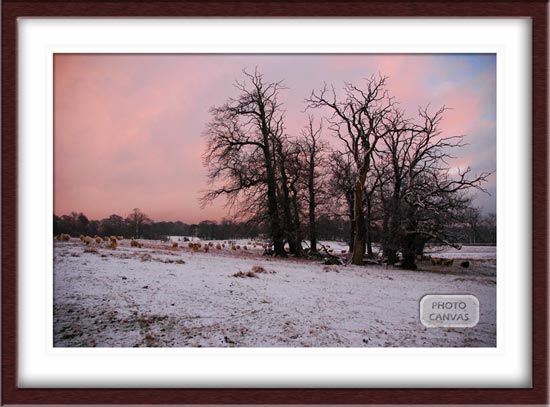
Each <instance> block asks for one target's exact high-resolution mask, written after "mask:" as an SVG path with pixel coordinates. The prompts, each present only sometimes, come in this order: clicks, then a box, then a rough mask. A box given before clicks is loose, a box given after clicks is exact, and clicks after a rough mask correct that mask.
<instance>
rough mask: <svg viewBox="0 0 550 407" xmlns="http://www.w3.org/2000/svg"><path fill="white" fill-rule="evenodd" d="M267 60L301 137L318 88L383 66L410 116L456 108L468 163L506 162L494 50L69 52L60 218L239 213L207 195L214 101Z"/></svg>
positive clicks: (454, 126)
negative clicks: (499, 133)
mask: <svg viewBox="0 0 550 407" xmlns="http://www.w3.org/2000/svg"><path fill="white" fill-rule="evenodd" d="M256 66H257V67H258V69H259V71H261V72H262V73H263V74H264V76H265V79H266V80H267V81H279V80H284V82H285V84H286V86H287V87H288V88H289V89H288V90H287V91H285V92H284V94H282V95H281V99H282V101H283V103H284V108H285V109H286V127H287V132H288V133H289V134H291V135H298V134H299V131H300V129H301V128H302V127H303V126H304V124H305V123H306V121H307V113H304V112H303V110H304V108H305V105H304V102H303V100H304V98H306V97H307V96H309V94H310V93H311V90H312V89H318V88H320V87H322V86H323V83H324V82H327V83H328V84H334V86H335V87H336V88H337V89H338V88H341V86H342V85H343V83H344V82H345V81H346V82H353V83H356V84H359V83H360V82H361V80H362V78H365V77H367V76H370V75H371V74H373V73H379V72H380V73H381V74H383V75H386V76H389V82H388V83H389V89H390V92H391V93H392V95H394V96H395V97H396V99H397V100H398V101H399V102H400V103H401V105H402V106H403V107H404V108H405V109H406V110H407V112H408V113H409V115H413V114H414V113H415V112H416V110H417V108H418V106H424V105H427V104H430V106H431V107H433V108H434V109H435V108H436V107H439V106H441V105H443V104H445V105H446V106H448V107H450V108H452V110H450V111H448V113H447V115H446V117H445V121H444V123H443V130H444V132H445V134H448V135H457V134H465V135H467V137H466V141H467V142H468V143H469V146H468V147H466V148H464V149H462V150H461V152H460V158H459V159H457V160H456V164H457V165H460V166H467V165H470V166H472V168H473V170H474V171H475V172H480V171H494V170H495V169H496V128H495V123H496V62H495V57H494V55H489V54H486V55H466V54H457V55H448V54H446V55H392V54H386V55H328V54H326V55H323V54H311V55H98V54H87V55H86V54H57V55H56V56H55V58H54V68H55V69H54V94H55V103H54V118H55V126H54V151H55V157H54V158H55V160H54V212H55V214H57V215H63V214H67V213H70V212H71V211H76V212H83V213H84V214H86V215H87V216H88V217H89V218H91V219H102V218H104V217H107V216H109V215H111V214H115V213H116V214H119V215H122V216H126V215H127V214H129V213H130V212H131V210H132V208H140V209H141V210H142V211H143V212H145V213H146V214H148V215H149V216H150V217H151V218H153V219H154V220H156V221H161V220H167V221H168V220H172V221H173V220H181V221H184V222H189V223H191V222H199V221H201V220H205V219H211V220H220V219H221V218H222V217H224V216H227V214H228V212H227V210H226V209H224V207H223V204H224V202H223V200H220V201H219V202H217V203H215V204H214V205H212V206H209V207H207V208H205V209H201V208H200V205H199V203H198V198H199V196H200V195H201V191H203V190H204V189H205V188H206V182H207V178H206V171H205V169H204V167H203V165H202V159H201V155H202V154H203V152H204V147H205V138H204V136H203V135H202V134H203V131H204V128H205V124H206V123H207V122H208V120H209V114H208V109H209V108H210V107H211V106H213V105H220V104H222V103H223V102H224V101H225V100H226V99H227V98H228V97H230V96H237V91H236V89H235V88H234V87H233V82H234V81H235V79H241V78H242V75H241V70H242V69H243V68H248V69H250V70H253V69H254V68H255V67H256ZM308 113H311V112H308ZM313 113H314V114H315V115H316V116H320V114H319V112H313ZM326 138H327V139H329V140H330V141H331V144H333V145H335V146H337V144H335V143H336V141H335V140H334V139H333V138H332V136H330V135H329V134H328V133H327V134H326ZM495 181H496V175H493V176H492V177H491V181H490V184H489V185H488V189H489V191H490V192H491V195H492V196H486V195H481V194H478V198H477V199H476V201H475V204H476V205H477V206H481V207H483V209H484V210H485V211H491V212H494V211H495V210H496V203H495V202H496V194H495Z"/></svg>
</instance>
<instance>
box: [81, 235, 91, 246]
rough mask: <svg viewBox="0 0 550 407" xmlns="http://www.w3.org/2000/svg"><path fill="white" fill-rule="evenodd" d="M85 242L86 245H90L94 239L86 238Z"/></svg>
mask: <svg viewBox="0 0 550 407" xmlns="http://www.w3.org/2000/svg"><path fill="white" fill-rule="evenodd" d="M83 242H84V243H86V245H89V244H90V243H92V242H93V239H92V238H91V237H90V236H84V239H83Z"/></svg>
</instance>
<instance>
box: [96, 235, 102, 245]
mask: <svg viewBox="0 0 550 407" xmlns="http://www.w3.org/2000/svg"><path fill="white" fill-rule="evenodd" d="M102 241H103V239H101V238H100V237H99V236H96V237H95V242H96V243H97V244H100V243H101V242H102Z"/></svg>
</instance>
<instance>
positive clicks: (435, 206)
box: [52, 54, 497, 348]
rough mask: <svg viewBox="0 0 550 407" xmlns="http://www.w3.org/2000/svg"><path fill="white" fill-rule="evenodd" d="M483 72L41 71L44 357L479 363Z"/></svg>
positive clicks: (142, 62)
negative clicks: (401, 351) (112, 354)
mask: <svg viewBox="0 0 550 407" xmlns="http://www.w3.org/2000/svg"><path fill="white" fill-rule="evenodd" d="M496 131H497V129H496V55H495V54H55V55H54V145H53V148H54V191H53V192H54V214H53V261H54V264H53V310H52V312H53V326H52V335H53V344H54V346H55V347H126V348H131V347H338V348H342V347H496V344H497V334H496V332H497V325H496V291H497V233H496V229H497V226H496V225H497V205H496V177H497V173H496V167H497V153H496V144H497V136H496V134H497V133H496Z"/></svg>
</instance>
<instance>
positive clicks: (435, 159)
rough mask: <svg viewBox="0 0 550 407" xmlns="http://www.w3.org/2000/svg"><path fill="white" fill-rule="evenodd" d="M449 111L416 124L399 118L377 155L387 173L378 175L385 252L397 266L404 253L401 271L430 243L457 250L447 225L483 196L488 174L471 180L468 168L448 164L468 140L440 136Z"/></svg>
mask: <svg viewBox="0 0 550 407" xmlns="http://www.w3.org/2000/svg"><path fill="white" fill-rule="evenodd" d="M445 110H446V108H445V107H442V108H440V109H439V110H437V111H435V112H434V113H431V114H430V113H429V112H428V109H427V108H426V109H422V110H419V112H418V119H417V121H416V122H414V121H413V120H411V119H404V118H403V114H402V113H398V114H397V115H396V116H394V121H393V123H392V125H391V127H390V129H391V131H390V132H389V133H388V134H387V136H386V137H385V138H384V147H383V150H382V151H379V152H377V157H380V158H381V159H380V161H381V162H382V163H381V166H383V167H384V168H385V171H382V170H380V169H379V170H378V171H377V173H378V175H379V176H380V178H381V179H382V180H383V182H381V183H380V189H379V191H380V193H381V195H383V196H384V197H383V201H385V202H386V204H387V206H386V210H387V213H386V221H387V222H388V224H387V225H385V226H386V227H385V232H386V236H385V239H384V244H385V247H384V253H385V254H386V256H388V261H389V262H390V263H393V262H394V261H395V260H396V259H397V250H399V251H401V254H402V256H403V267H405V268H408V269H415V268H416V264H415V257H416V255H417V254H419V253H420V252H421V251H422V250H423V246H424V244H425V243H426V242H427V241H428V240H431V241H434V242H438V243H442V244H446V245H453V246H457V244H456V243H455V242H453V240H452V239H450V235H449V233H448V228H446V226H447V225H450V224H453V223H456V222H461V221H462V219H463V217H462V216H463V213H464V210H465V209H466V208H467V207H468V206H469V205H470V203H471V196H470V195H469V194H468V193H469V192H470V191H471V190H481V191H485V190H484V189H483V184H484V183H485V182H486V181H487V178H488V176H489V175H490V173H486V172H484V173H481V174H479V175H473V176H472V175H471V170H470V168H467V169H465V170H460V169H458V170H457V169H453V168H452V167H451V166H450V165H449V164H448V162H449V160H450V159H451V158H453V157H452V155H451V152H452V151H454V149H456V148H460V147H462V146H464V145H465V144H464V142H463V138H464V136H448V137H445V136H442V132H441V129H440V125H441V121H442V118H443V115H444V112H445ZM377 167H380V166H377ZM388 186H389V187H388Z"/></svg>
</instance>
